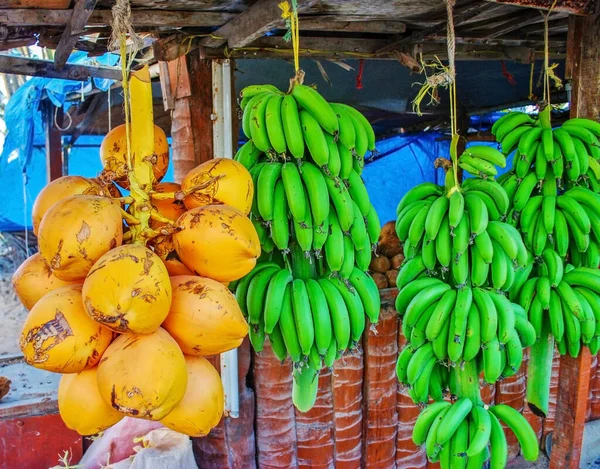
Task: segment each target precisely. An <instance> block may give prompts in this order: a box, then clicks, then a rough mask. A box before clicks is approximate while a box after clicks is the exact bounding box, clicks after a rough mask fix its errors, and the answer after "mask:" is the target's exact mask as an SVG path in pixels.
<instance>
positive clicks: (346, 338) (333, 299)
mask: <svg viewBox="0 0 600 469" xmlns="http://www.w3.org/2000/svg"><path fill="white" fill-rule="evenodd" d="M318 282H319V285H320V286H321V289H322V290H323V293H324V294H325V299H326V300H327V306H328V307H329V312H330V314H331V323H332V326H333V334H334V337H335V341H336V344H337V347H338V350H339V351H344V350H346V349H347V348H348V344H349V342H350V316H349V312H348V308H347V307H346V303H345V302H344V298H343V297H342V295H341V294H340V292H339V291H338V290H337V288H336V287H335V286H334V285H333V284H332V283H331V281H330V280H329V279H327V278H321V279H319V280H318Z"/></svg>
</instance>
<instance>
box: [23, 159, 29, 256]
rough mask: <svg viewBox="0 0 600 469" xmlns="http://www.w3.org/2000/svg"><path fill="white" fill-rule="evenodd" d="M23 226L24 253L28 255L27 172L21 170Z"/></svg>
mask: <svg viewBox="0 0 600 469" xmlns="http://www.w3.org/2000/svg"><path fill="white" fill-rule="evenodd" d="M22 186H23V226H24V227H25V253H26V254H27V257H29V230H28V229H27V225H28V223H27V172H26V171H25V170H23V179H22Z"/></svg>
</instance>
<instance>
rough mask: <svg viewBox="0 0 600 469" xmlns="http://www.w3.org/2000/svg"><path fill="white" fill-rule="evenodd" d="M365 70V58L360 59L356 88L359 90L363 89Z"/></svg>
mask: <svg viewBox="0 0 600 469" xmlns="http://www.w3.org/2000/svg"><path fill="white" fill-rule="evenodd" d="M364 72H365V59H360V61H359V62H358V73H357V74H356V89H357V90H362V89H363V82H362V79H363V74H364Z"/></svg>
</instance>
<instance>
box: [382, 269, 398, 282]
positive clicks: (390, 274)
mask: <svg viewBox="0 0 600 469" xmlns="http://www.w3.org/2000/svg"><path fill="white" fill-rule="evenodd" d="M385 276H386V277H387V280H388V283H389V284H390V285H391V286H394V285H396V277H398V271H397V270H396V269H392V270H388V271H387V272H386V273H385Z"/></svg>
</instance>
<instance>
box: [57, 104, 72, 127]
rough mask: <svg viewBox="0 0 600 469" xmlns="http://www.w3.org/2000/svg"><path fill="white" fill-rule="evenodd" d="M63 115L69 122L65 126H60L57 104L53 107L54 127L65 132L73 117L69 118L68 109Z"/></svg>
mask: <svg viewBox="0 0 600 469" xmlns="http://www.w3.org/2000/svg"><path fill="white" fill-rule="evenodd" d="M64 115H65V116H66V117H67V119H69V123H68V124H67V126H66V127H61V126H60V125H58V106H55V107H54V127H56V128H57V129H58V130H60V131H61V132H66V131H67V130H69V129H70V128H71V124H72V123H73V119H72V118H71V114H70V113H69V111H67V112H66V113H65V114H64Z"/></svg>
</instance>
